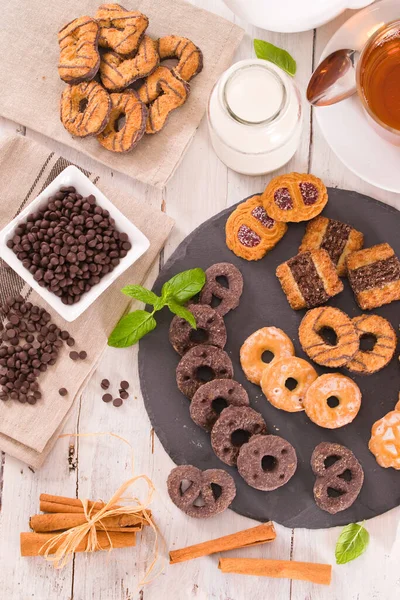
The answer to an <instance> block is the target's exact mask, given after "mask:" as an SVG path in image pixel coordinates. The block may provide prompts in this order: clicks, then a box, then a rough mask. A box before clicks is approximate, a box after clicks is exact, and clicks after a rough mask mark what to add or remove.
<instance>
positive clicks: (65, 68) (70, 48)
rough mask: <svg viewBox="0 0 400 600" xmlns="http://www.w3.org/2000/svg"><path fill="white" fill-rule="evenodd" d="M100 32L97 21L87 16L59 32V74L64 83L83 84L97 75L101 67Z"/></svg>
mask: <svg viewBox="0 0 400 600" xmlns="http://www.w3.org/2000/svg"><path fill="white" fill-rule="evenodd" d="M99 32H100V28H99V25H98V23H97V21H95V19H92V18H91V17H86V16H85V17H79V18H78V19H75V20H74V21H71V23H68V24H67V25H65V26H64V27H63V28H62V29H61V30H60V31H59V32H58V44H59V46H60V59H59V63H58V74H59V75H60V77H61V79H62V80H63V81H65V82H66V83H70V84H75V83H81V81H89V80H91V79H93V77H94V76H95V75H96V73H97V71H98V69H99V65H100V54H99V51H98V48H97V46H98V39H99Z"/></svg>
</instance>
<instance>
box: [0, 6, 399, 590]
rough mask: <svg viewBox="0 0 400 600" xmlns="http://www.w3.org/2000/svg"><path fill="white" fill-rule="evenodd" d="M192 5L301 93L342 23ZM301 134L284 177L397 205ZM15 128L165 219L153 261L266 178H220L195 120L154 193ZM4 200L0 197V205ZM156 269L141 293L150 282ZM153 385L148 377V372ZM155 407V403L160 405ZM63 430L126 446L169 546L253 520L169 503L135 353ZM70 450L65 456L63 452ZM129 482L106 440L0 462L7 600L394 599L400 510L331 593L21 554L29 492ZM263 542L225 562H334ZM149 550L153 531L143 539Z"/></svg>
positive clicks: (99, 558) (305, 535) (113, 353)
mask: <svg viewBox="0 0 400 600" xmlns="http://www.w3.org/2000/svg"><path fill="white" fill-rule="evenodd" d="M195 4H197V5H198V6H201V7H204V8H206V9H208V10H211V11H213V12H215V13H218V14H220V15H222V16H224V17H226V18H228V19H231V20H234V21H235V22H237V23H238V24H239V25H242V26H243V27H244V28H245V30H246V36H245V38H244V40H243V42H242V44H241V46H240V48H239V50H238V53H237V56H236V59H237V60H239V59H242V58H247V57H249V56H252V39H253V38H254V37H260V38H262V39H267V40H269V41H271V42H273V43H276V44H278V45H280V46H283V47H285V48H287V49H288V50H289V51H290V52H291V53H292V54H293V56H294V57H295V58H296V60H297V63H298V73H297V76H296V80H297V82H298V84H299V86H300V88H301V89H302V90H304V87H305V85H306V82H307V80H308V78H309V76H310V73H311V71H312V68H313V64H314V63H315V61H316V60H318V56H319V55H320V53H321V51H322V49H323V47H324V45H325V43H326V42H327V41H328V39H329V37H330V36H331V35H332V33H333V32H334V31H335V30H336V29H337V28H338V27H339V26H340V24H341V23H342V22H344V20H345V19H346V18H347V17H348V16H349V14H351V13H350V12H348V13H346V14H344V15H342V16H341V17H339V18H338V19H336V20H335V21H333V22H332V23H330V24H329V25H326V26H324V27H322V28H320V29H318V30H317V31H316V32H312V31H311V32H306V33H301V34H295V35H285V34H272V33H267V32H265V31H263V30H260V29H257V28H255V27H252V26H249V25H246V24H245V23H242V22H240V21H239V20H238V19H236V18H235V17H234V16H233V14H232V13H231V12H230V11H229V10H228V9H227V8H226V7H225V5H224V4H223V3H222V2H221V1H220V0H196V2H195ZM304 111H305V114H304V132H303V136H302V142H301V146H300V149H299V151H298V152H297V153H296V155H295V157H294V158H293V159H292V161H291V162H290V163H289V165H287V166H286V167H285V168H284V169H282V172H285V171H289V170H299V171H306V170H307V169H308V168H310V170H311V171H312V172H313V173H315V174H316V175H318V176H320V177H322V178H323V179H324V181H325V182H326V183H327V184H329V185H335V186H340V187H344V188H348V189H355V190H357V191H360V192H363V193H366V194H370V195H371V196H373V197H375V198H378V199H379V200H382V201H384V202H387V203H389V204H392V205H395V206H397V207H398V208H400V200H399V196H396V195H395V194H390V193H387V192H383V191H381V190H377V189H376V188H373V187H372V186H370V185H368V184H366V183H364V182H362V181H361V180H360V179H359V178H358V177H356V176H355V175H353V174H352V173H351V172H350V171H349V170H348V169H347V168H346V167H345V166H344V165H342V163H340V161H339V160H338V159H337V158H336V157H335V156H334V155H333V153H332V152H331V151H330V149H329V147H328V145H327V144H326V142H325V140H324V139H323V138H322V136H321V134H320V132H319V131H318V126H317V125H316V124H315V123H314V120H313V119H312V115H311V114H310V110H309V108H308V107H307V105H306V104H304ZM15 131H18V132H19V133H20V134H21V135H27V136H28V137H30V138H31V139H35V140H37V141H40V142H41V143H44V144H46V145H47V146H48V147H50V148H52V149H54V150H56V151H58V152H62V154H63V155H64V156H66V158H68V159H70V160H72V161H74V162H77V163H79V164H80V165H81V166H83V167H85V168H88V169H89V170H92V171H95V172H97V173H99V174H101V176H102V178H104V179H106V180H108V183H110V184H112V185H115V186H117V187H119V188H122V189H124V190H126V191H128V192H130V193H132V195H133V196H135V197H137V198H139V199H141V200H142V201H143V202H146V203H150V204H151V205H152V206H155V207H160V208H162V209H163V210H165V211H166V212H167V213H168V214H169V215H171V216H172V217H174V218H175V220H176V227H175V229H174V231H173V233H172V234H171V236H170V238H169V240H168V242H167V245H166V247H165V250H164V252H163V253H162V255H161V257H160V261H159V264H162V262H163V261H164V260H165V259H166V258H168V256H169V255H170V254H171V253H172V252H173V250H174V249H175V248H176V246H177V245H178V244H179V243H180V242H181V241H182V240H183V239H184V237H185V236H186V235H187V234H188V233H190V231H192V230H193V228H195V227H196V226H197V225H199V224H200V223H202V222H203V221H204V220H205V219H207V218H208V217H210V216H212V215H213V214H215V213H216V212H218V211H220V210H222V209H223V208H225V207H226V206H229V205H232V204H234V203H235V202H237V201H239V200H241V199H242V198H244V197H246V196H248V195H250V194H253V193H256V192H259V191H261V190H262V189H263V187H264V186H265V183H266V182H267V181H268V177H254V178H251V177H245V176H243V175H238V174H237V173H234V172H232V171H230V170H229V169H227V168H226V167H225V166H224V165H223V164H222V163H221V162H220V161H219V160H218V158H217V157H216V156H215V154H214V153H213V150H212V148H211V145H210V141H209V136H208V131H207V124H206V122H205V120H203V121H202V123H201V125H200V127H199V130H198V132H197V134H196V137H195V139H194V141H193V144H192V145H191V147H190V148H189V150H188V152H187V154H186V156H185V157H184V159H183V162H182V164H181V166H180V168H179V169H178V171H177V173H176V174H175V175H174V177H173V179H172V180H171V181H170V182H169V184H168V185H167V187H166V189H165V190H163V191H162V192H161V191H159V190H155V189H153V188H149V187H146V186H144V185H143V184H140V183H138V182H135V181H132V180H130V179H129V178H127V177H124V176H122V175H119V174H118V173H112V172H111V171H110V170H109V169H107V168H105V167H102V166H101V165H99V164H97V163H95V162H94V161H92V160H90V159H89V158H86V157H84V156H83V155H80V154H79V153H77V152H76V151H73V150H72V149H67V148H64V147H61V146H60V145H59V144H56V143H55V142H53V141H52V140H49V139H47V138H44V137H43V136H40V135H39V134H37V133H35V132H33V131H29V130H25V128H24V127H21V126H19V125H18V124H15V123H11V122H8V121H6V120H4V119H0V137H4V136H6V135H8V134H10V133H12V132H15ZM2 201H4V199H2ZM159 264H157V265H154V268H153V269H152V272H151V273H150V274H149V277H148V281H147V285H151V283H152V281H153V280H154V278H155V277H156V275H157V272H158V268H159ZM154 376H155V377H156V376H157V373H155V374H154ZM104 377H108V378H109V379H112V380H113V381H115V382H119V381H120V380H121V379H127V380H129V381H130V382H131V389H130V391H131V397H130V399H129V400H127V401H126V402H125V403H124V405H123V407H122V408H120V409H116V408H114V407H113V406H110V405H107V404H104V403H103V402H102V401H101V390H100V386H99V383H100V381H101V379H102V378H104ZM162 401H164V399H163V398H160V402H162ZM65 431H66V432H70V433H88V432H104V431H112V432H114V433H117V434H118V435H121V436H123V437H124V438H126V439H127V440H128V441H129V442H130V443H131V445H132V446H133V448H134V458H135V472H136V473H137V474H138V473H142V472H143V473H146V474H148V475H149V476H150V477H151V478H152V480H153V481H154V483H155V485H156V488H157V494H156V498H155V501H154V504H153V511H154V515H155V517H156V519H157V522H158V524H159V526H160V529H161V531H162V533H163V535H164V538H165V541H166V546H167V548H169V549H173V548H182V547H184V546H187V545H190V544H194V543H198V542H202V541H205V540H207V539H210V538H215V537H219V536H222V535H227V534H229V533H232V532H234V531H238V530H240V529H244V528H246V527H251V526H254V524H255V523H254V521H251V520H250V519H246V518H244V517H240V516H238V515H236V514H235V513H233V512H232V511H226V512H225V513H224V514H223V515H221V516H219V517H218V518H215V519H212V520H211V521H204V522H202V521H200V522H199V521H197V520H190V519H189V518H187V517H186V516H185V515H183V514H182V513H181V512H180V511H179V510H178V509H177V508H176V507H175V506H174V505H173V504H172V503H171V502H170V500H169V498H168V495H167V492H166V477H167V474H168V473H169V471H170V470H171V468H172V467H173V463H172V461H171V459H170V458H169V457H168V456H167V455H166V453H165V452H164V450H163V448H162V446H161V444H160V442H159V441H158V439H157V438H156V437H155V436H154V432H153V431H152V429H151V426H150V422H149V420H148V417H147V414H146V411H145V409H144V406H143V402H142V398H141V394H140V388H139V382H138V373H137V348H128V349H125V350H116V349H111V348H110V349H107V351H106V352H105V354H104V356H103V358H102V360H101V362H100V364H99V366H98V369H97V370H96V372H95V374H94V375H93V377H92V379H91V380H90V382H89V383H88V385H87V388H86V389H85V391H84V393H83V394H82V397H81V398H80V399H79V401H78V402H77V403H76V405H75V407H74V409H73V411H72V414H71V417H70V419H69V422H68V424H67V425H66V428H65ZM70 446H71V448H70ZM130 473H131V452H130V450H129V448H128V447H127V446H125V445H124V444H123V443H122V442H119V441H118V440H116V439H113V438H107V437H82V438H75V439H73V438H71V439H68V438H63V439H62V440H60V441H59V442H58V443H57V445H56V447H55V449H54V450H53V452H52V454H51V455H50V457H49V459H48V461H47V463H46V464H45V465H44V467H43V468H42V469H41V470H40V471H38V472H36V473H34V472H32V470H30V469H29V468H28V467H26V466H25V465H22V464H21V463H19V462H18V461H17V460H14V459H13V458H10V457H5V456H4V455H0V584H1V590H2V592H1V594H0V596H1V597H4V598H7V600H28V598H29V599H32V598H33V599H34V600H53V598H54V599H55V598H57V599H59V600H72V599H73V600H161V598H165V599H166V600H192V599H196V600H209V599H213V600H247V599H248V598H257V599H258V598H262V597H268V598H277V599H279V600H339V599H340V600H358V599H360V600H361V599H362V600H373V599H374V600H387V599H388V598H396V597H398V596H399V594H400V579H399V576H398V562H399V559H400V535H398V532H397V523H398V518H399V515H400V509H396V510H393V511H391V512H389V513H387V514H386V515H382V516H381V517H379V518H376V519H373V520H372V521H370V522H368V524H367V526H368V529H369V531H370V533H371V537H372V540H371V546H370V548H369V550H368V552H367V553H366V554H365V555H364V556H363V557H362V558H360V559H359V560H358V561H357V563H353V564H350V565H347V566H340V567H339V566H335V567H334V569H333V582H332V585H331V586H330V587H326V588H325V586H317V585H313V584H308V583H305V582H301V581H292V582H291V581H285V580H278V579H276V580H271V581H270V580H263V579H261V578H260V579H259V578H251V577H242V576H239V575H227V574H223V573H221V572H220V571H219V570H218V568H217V566H218V558H219V557H218V555H215V556H212V557H206V558H201V559H198V560H195V561H190V562H188V563H182V564H178V565H172V566H168V565H167V558H166V568H165V571H164V573H163V574H162V575H161V576H160V577H159V578H158V579H156V580H155V581H154V582H153V583H151V584H150V585H149V586H146V587H143V586H141V585H140V580H141V577H142V576H143V574H144V572H145V570H146V566H147V565H148V561H149V554H147V555H146V552H145V544H140V543H138V545H137V547H136V548H134V549H129V548H127V549H124V550H118V551H115V553H112V554H108V553H103V554H101V555H100V554H97V555H92V556H84V555H77V556H76V558H75V559H74V560H73V562H72V563H71V564H70V565H69V566H68V567H67V568H65V569H64V570H63V571H54V569H53V568H52V566H51V565H49V564H47V563H45V562H44V561H43V560H41V559H21V558H20V557H19V546H18V544H19V532H20V531H23V530H27V529H28V519H29V516H30V515H31V514H35V513H36V512H37V509H38V500H39V494H40V493H41V492H49V493H53V494H60V495H69V496H76V497H78V496H79V497H90V498H102V499H107V498H108V497H109V496H110V494H111V493H113V492H114V490H115V489H116V488H117V487H118V486H119V485H120V484H121V483H122V482H123V481H124V480H125V479H126V478H127V477H128V476H129V475H130ZM276 529H277V539H276V541H275V542H273V543H272V544H266V545H265V546H257V547H253V548H248V549H245V550H239V551H234V553H232V552H230V553H227V555H228V556H231V555H235V556H243V557H249V558H251V557H254V558H273V559H286V560H287V559H293V560H297V561H313V562H320V563H333V562H334V546H335V542H336V539H337V536H338V533H339V530H338V529H331V530H321V531H306V530H296V531H292V530H289V529H286V528H284V527H281V526H279V525H277V526H276ZM146 538H147V539H148V540H149V541H151V532H150V531H146Z"/></svg>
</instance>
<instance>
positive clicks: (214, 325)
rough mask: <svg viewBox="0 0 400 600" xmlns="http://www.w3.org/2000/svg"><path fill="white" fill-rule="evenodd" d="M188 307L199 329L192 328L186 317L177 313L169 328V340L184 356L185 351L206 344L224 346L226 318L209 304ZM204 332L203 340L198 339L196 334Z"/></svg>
mask: <svg viewBox="0 0 400 600" xmlns="http://www.w3.org/2000/svg"><path fill="white" fill-rule="evenodd" d="M188 309H189V310H190V312H191V313H192V314H193V316H194V318H195V319H196V327H197V329H196V330H195V329H192V326H191V325H190V323H188V322H187V321H186V319H182V318H181V317H178V315H176V316H175V317H174V318H173V319H172V321H171V325H170V328H169V341H170V342H171V344H172V346H173V347H174V349H175V350H176V351H177V352H178V354H180V355H181V356H183V354H185V352H187V351H188V350H190V348H194V347H195V346H199V345H200V344H206V345H210V346H217V348H223V347H224V346H225V344H226V327H225V323H224V319H223V318H222V317H221V315H219V314H218V313H217V312H216V311H215V310H214V309H213V308H211V306H208V305H207V304H191V305H190V306H188ZM200 333H202V334H203V335H202V336H201V338H198V339H201V341H197V340H196V338H195V337H194V335H197V336H199V334H200Z"/></svg>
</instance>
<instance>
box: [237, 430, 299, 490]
mask: <svg viewBox="0 0 400 600" xmlns="http://www.w3.org/2000/svg"><path fill="white" fill-rule="evenodd" d="M237 468H238V471H239V475H240V476H241V477H243V479H244V480H245V482H246V483H247V484H248V485H250V486H251V487H253V488H255V489H256V490H263V491H265V492H271V491H272V490H276V489H277V488H279V487H281V486H282V485H285V483H287V482H288V481H289V479H291V478H292V477H293V475H294V474H295V472H296V468H297V456H296V451H295V449H294V448H293V446H292V444H290V443H289V442H288V441H287V440H285V439H283V438H281V437H279V436H278V435H255V436H253V437H252V438H251V439H250V441H249V442H248V443H247V444H243V446H242V447H241V448H240V452H239V456H238V459H237Z"/></svg>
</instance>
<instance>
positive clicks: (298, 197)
mask: <svg viewBox="0 0 400 600" xmlns="http://www.w3.org/2000/svg"><path fill="white" fill-rule="evenodd" d="M261 199H262V202H263V204H264V208H265V210H266V211H267V213H268V214H269V216H270V217H272V218H273V219H276V221H282V222H284V223H287V222H289V221H290V222H295V223H298V222H299V221H309V220H310V219H312V218H314V217H316V216H317V215H319V213H320V212H321V211H322V210H323V208H324V206H325V204H326V203H327V202H328V192H327V190H326V187H325V185H324V184H323V182H322V181H321V180H320V179H318V177H315V176H314V175H309V174H307V173H305V174H301V173H289V174H288V175H279V176H278V177H274V179H271V181H270V182H269V184H268V185H267V187H266V188H265V190H264V192H263V194H262V196H261Z"/></svg>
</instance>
